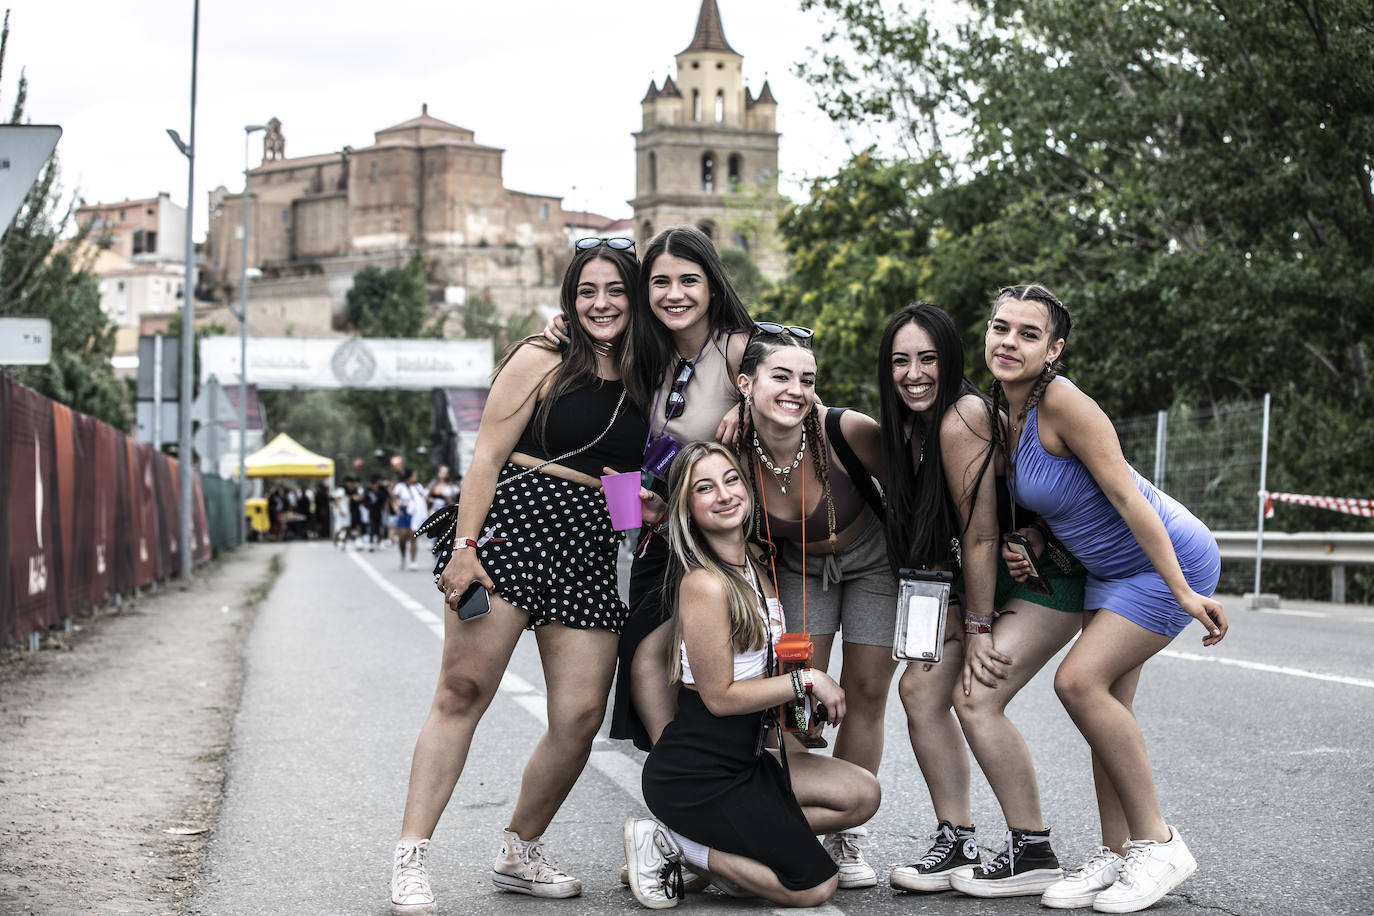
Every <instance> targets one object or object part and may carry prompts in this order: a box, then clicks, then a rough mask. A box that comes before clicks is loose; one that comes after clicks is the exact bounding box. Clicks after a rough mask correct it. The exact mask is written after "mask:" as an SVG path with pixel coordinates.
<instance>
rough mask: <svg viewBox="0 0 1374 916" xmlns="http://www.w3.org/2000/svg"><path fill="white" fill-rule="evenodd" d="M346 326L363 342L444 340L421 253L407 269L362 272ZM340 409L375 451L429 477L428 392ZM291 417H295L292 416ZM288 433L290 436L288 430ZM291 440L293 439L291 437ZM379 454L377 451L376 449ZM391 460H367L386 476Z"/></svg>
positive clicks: (377, 394) (345, 403) (349, 403)
mask: <svg viewBox="0 0 1374 916" xmlns="http://www.w3.org/2000/svg"><path fill="white" fill-rule="evenodd" d="M347 303H348V309H347V314H348V323H349V324H350V325H351V326H352V327H353V328H354V329H355V330H356V331H357V332H358V334H359V335H360V336H363V337H440V336H442V332H443V323H442V321H434V322H428V323H427V319H428V317H429V286H428V281H427V279H426V275H425V262H424V258H423V257H422V256H421V255H420V254H419V253H418V252H417V253H416V254H415V255H413V256H412V257H411V258H410V260H409V261H407V262H406V263H405V265H404V266H403V267H399V268H392V269H389V270H382V269H380V268H377V267H364V268H363V269H362V270H360V271H358V273H357V274H356V275H354V278H353V288H352V289H350V290H349V291H348V299H347ZM339 403H340V406H341V407H343V408H344V409H345V410H347V411H348V412H349V413H351V415H352V416H353V417H354V421H355V422H356V423H357V425H358V426H359V427H360V428H361V429H364V430H366V431H367V433H368V434H369V437H370V438H371V441H372V442H373V443H375V446H376V448H380V449H382V450H383V451H384V452H386V453H388V455H389V454H390V453H397V454H401V455H402V456H403V459H404V461H405V464H406V466H407V467H416V468H419V469H420V471H421V476H424V474H425V472H426V462H425V461H424V453H423V452H421V451H420V450H419V449H420V448H421V447H424V448H426V449H427V448H428V442H429V430H430V406H429V392H427V391H361V390H359V391H347V392H344V393H343V394H342V396H341V397H340V399H339ZM290 415H291V416H297V414H296V413H295V412H294V411H293V412H292V413H291V414H290ZM288 431H290V430H288ZM292 435H295V433H294V432H293V433H292ZM374 451H375V449H374ZM388 455H383V456H375V455H373V454H365V455H363V456H362V457H365V458H367V459H369V460H370V461H371V463H372V468H371V470H375V471H380V472H384V471H385V470H386V468H385V459H386V457H388Z"/></svg>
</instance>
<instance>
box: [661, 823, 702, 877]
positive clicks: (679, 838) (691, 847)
mask: <svg viewBox="0 0 1374 916" xmlns="http://www.w3.org/2000/svg"><path fill="white" fill-rule="evenodd" d="M663 829H664V830H665V831H667V833H668V836H670V837H672V838H673V842H675V843H677V845H678V848H679V849H681V850H682V859H683V861H684V862H686V863H687V864H688V865H690V866H692V870H693V871H698V872H701V871H706V858H707V856H709V855H710V854H711V850H710V849H707V848H706V847H705V846H703V845H701V844H700V843H696V842H693V841H692V840H689V839H687V838H686V837H685V836H683V835H682V834H680V833H678V832H677V831H676V830H668V828H667V827H664V828H663Z"/></svg>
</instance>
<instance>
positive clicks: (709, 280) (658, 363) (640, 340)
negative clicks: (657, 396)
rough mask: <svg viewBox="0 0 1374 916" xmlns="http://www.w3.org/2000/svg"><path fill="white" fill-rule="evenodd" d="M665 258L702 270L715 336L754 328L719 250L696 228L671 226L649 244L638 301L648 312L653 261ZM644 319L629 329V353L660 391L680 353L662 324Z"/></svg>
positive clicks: (710, 322)
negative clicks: (732, 330)
mask: <svg viewBox="0 0 1374 916" xmlns="http://www.w3.org/2000/svg"><path fill="white" fill-rule="evenodd" d="M662 254H670V255H673V256H674V257H678V258H682V259H683V260H684V261H691V262H692V263H693V264H695V265H697V266H698V267H700V268H701V272H702V274H704V275H705V277H706V285H707V287H708V288H709V290H710V294H711V300H710V303H709V304H708V305H707V307H706V321H707V323H708V324H709V326H710V328H711V333H712V334H715V333H716V332H717V331H719V330H721V329H723V328H735V329H736V330H740V331H747V330H749V329H750V328H752V327H753V326H754V319H752V318H750V317H749V311H748V310H747V309H746V308H745V307H744V303H742V302H741V301H740V298H739V294H738V293H736V292H735V287H734V286H733V285H732V284H731V283H730V278H729V277H728V276H727V275H726V273H725V265H724V264H722V263H721V262H720V255H719V254H717V253H716V246H715V245H713V244H712V243H711V239H710V238H709V237H708V236H707V235H706V233H704V232H702V231H701V230H700V229H698V228H696V227H695V226H671V227H669V228H667V229H664V230H663V231H662V232H660V233H659V234H658V235H656V236H654V238H653V240H652V241H651V242H649V247H648V248H646V249H645V250H644V258H643V261H642V262H641V263H642V265H643V266H642V268H641V270H640V277H639V286H640V292H641V295H640V296H639V297H638V298H639V301H640V302H642V303H643V305H644V308H645V309H646V310H647V309H648V306H649V279H650V276H651V274H652V271H653V269H654V261H656V260H658V257H659V255H662ZM645 317H646V319H647V320H644V321H637V322H635V323H634V325H633V326H632V327H631V329H630V333H631V335H632V336H631V343H630V351H631V352H632V353H633V355H634V358H635V360H636V361H638V362H639V363H641V364H642V365H643V367H644V369H645V371H646V373H647V376H648V377H649V378H650V379H652V380H653V386H654V387H657V386H658V383H659V382H660V381H661V380H662V379H663V376H664V375H665V374H666V373H667V372H668V369H669V367H671V366H672V365H673V362H674V361H675V360H676V359H677V357H678V352H677V347H676V346H674V344H673V335H672V332H670V331H669V330H668V329H667V328H666V327H664V326H663V322H661V321H658V320H657V319H655V318H652V316H648V315H646V316H645Z"/></svg>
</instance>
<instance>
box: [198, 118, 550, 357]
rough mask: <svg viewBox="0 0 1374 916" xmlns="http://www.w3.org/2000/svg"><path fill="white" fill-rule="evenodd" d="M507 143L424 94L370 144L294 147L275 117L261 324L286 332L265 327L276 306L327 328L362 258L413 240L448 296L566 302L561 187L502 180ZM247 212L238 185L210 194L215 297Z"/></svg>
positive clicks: (257, 202)
mask: <svg viewBox="0 0 1374 916" xmlns="http://www.w3.org/2000/svg"><path fill="white" fill-rule="evenodd" d="M503 152H504V151H503V150H501V149H499V148H497V147H492V146H484V145H482V144H480V143H478V142H477V141H476V135H475V134H474V133H473V132H472V131H471V130H468V129H466V128H463V127H459V126H457V125H456V124H450V123H448V122H447V121H442V120H440V119H439V118H436V117H434V116H433V115H431V114H430V113H429V110H428V106H421V109H420V115H419V116H418V117H415V118H412V119H410V120H408V121H404V122H402V123H400V124H397V125H395V126H393V127H388V128H385V129H383V130H379V131H377V132H376V135H375V142H374V143H373V144H372V145H370V146H366V147H363V148H361V149H353V148H351V147H347V146H346V147H344V148H343V149H342V150H340V151H338V152H333V153H323V154H320V155H311V156H300V157H297V158H287V157H286V156H285V137H284V135H283V133H282V129H281V124H280V122H278V121H277V120H276V119H275V118H274V119H273V120H272V121H271V122H270V123H269V125H268V131H267V134H266V136H265V137H264V140H263V160H262V163H261V164H260V165H258V166H257V167H256V168H253V169H251V170H249V172H248V197H249V204H248V221H249V232H248V265H249V267H250V268H257V269H259V270H261V271H262V276H261V278H260V279H252V280H250V283H249V295H250V297H251V298H252V300H253V301H252V302H250V319H252V318H253V317H255V316H253V315H252V312H253V311H255V310H256V311H257V312H258V314H257V316H256V318H257V319H258V320H257V321H254V322H253V324H254V328H253V329H254V331H255V332H257V333H283V332H284V331H286V330H287V329H286V328H285V327H284V326H283V327H278V328H268V327H263V328H261V329H259V327H258V325H259V324H261V323H263V322H264V321H266V322H267V323H271V319H272V318H273V316H278V317H280V318H281V319H282V320H283V321H289V322H290V323H292V325H293V327H292V328H291V329H290V330H291V331H292V332H293V333H297V334H302V335H304V334H305V333H307V331H308V330H315V331H318V330H324V329H327V328H328V327H329V326H330V325H331V324H334V323H337V319H338V317H339V316H340V315H341V314H342V310H343V301H344V296H345V295H346V294H347V291H348V289H349V288H350V287H351V286H352V278H353V274H354V273H355V272H356V271H357V270H359V269H360V268H362V267H364V266H366V265H368V264H375V265H377V266H380V267H384V268H385V267H395V266H399V265H400V264H403V263H404V262H405V261H406V259H407V258H409V257H410V255H411V254H412V253H413V252H414V251H416V250H423V251H424V252H425V253H426V256H427V257H428V258H429V260H430V266H431V269H432V270H437V272H438V273H439V279H440V281H441V283H442V285H443V286H444V287H445V290H446V300H447V301H449V303H450V304H452V305H462V304H464V302H465V301H466V299H467V297H468V295H474V296H476V295H483V296H486V297H488V298H490V299H492V300H493V301H495V302H496V304H497V306H498V308H499V309H500V310H501V311H503V312H515V313H528V312H531V311H533V310H534V308H535V306H537V305H541V304H542V305H547V304H556V303H557V300H558V295H557V290H558V284H559V282H560V280H561V279H562V278H561V266H562V264H564V263H566V257H565V256H564V255H565V252H564V249H565V248H566V241H565V239H564V237H563V211H562V199H561V198H559V197H554V196H549V195H538V194H527V193H524V192H522V191H515V190H511V189H509V188H507V187H505V185H504V183H503V181H502V176H501V158H502V154H503ZM242 213H243V196H242V194H241V193H237V194H236V193H230V192H229V191H228V190H227V189H225V188H223V187H221V188H218V189H216V190H215V191H213V192H212V193H211V195H210V218H209V223H210V227H209V233H208V235H207V237H206V246H205V258H204V266H203V269H202V272H201V279H200V284H199V286H200V290H199V292H200V294H201V295H202V296H204V297H206V298H213V299H217V300H220V301H226V300H227V301H236V300H237V297H238V286H239V277H240V250H241V244H242V243H241V241H240V238H239V234H238V227H239V223H240V222H241V219H242ZM432 279H433V277H432ZM259 300H262V302H261V304H262V306H263V309H265V310H266V311H265V314H264V311H263V310H262V309H258V308H257V306H258V305H259Z"/></svg>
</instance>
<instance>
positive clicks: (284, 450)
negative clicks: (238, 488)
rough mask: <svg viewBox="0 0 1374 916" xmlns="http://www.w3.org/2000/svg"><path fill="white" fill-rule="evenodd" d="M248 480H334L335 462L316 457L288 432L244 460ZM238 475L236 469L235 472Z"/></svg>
mask: <svg viewBox="0 0 1374 916" xmlns="http://www.w3.org/2000/svg"><path fill="white" fill-rule="evenodd" d="M243 463H244V464H245V465H246V466H247V468H248V476H249V477H333V476H334V460H333V459H332V458H326V457H324V456H323V455H316V454H315V453H314V452H312V451H310V450H309V449H308V448H306V447H305V446H303V445H301V444H300V443H299V442H297V441H296V440H295V439H292V438H291V437H290V436H288V435H287V434H286V433H280V434H279V435H278V436H277V438H275V439H273V440H272V441H271V442H269V443H267V444H266V445H264V446H263V447H262V448H261V449H259V450H258V451H256V452H254V453H253V454H251V455H249V456H248V457H247V458H245V459H244V460H243ZM234 470H235V471H236V472H237V470H238V468H237V467H235V469H234Z"/></svg>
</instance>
